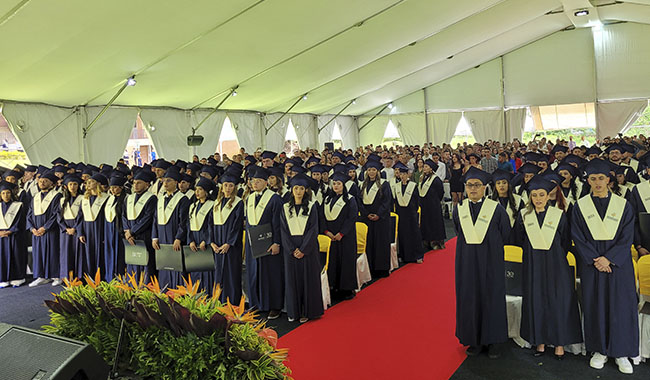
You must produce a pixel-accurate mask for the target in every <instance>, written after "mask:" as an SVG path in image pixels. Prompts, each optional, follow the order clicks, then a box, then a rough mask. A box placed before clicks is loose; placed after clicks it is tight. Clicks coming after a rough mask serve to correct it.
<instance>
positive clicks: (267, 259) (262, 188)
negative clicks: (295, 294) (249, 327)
mask: <svg viewBox="0 0 650 380" xmlns="http://www.w3.org/2000/svg"><path fill="white" fill-rule="evenodd" d="M248 175H249V177H250V178H251V186H252V189H253V191H252V192H251V193H250V194H249V195H248V198H247V199H246V236H250V229H251V227H254V226H263V225H265V224H270V225H271V232H272V234H273V237H272V239H271V241H270V242H269V243H270V245H269V248H268V250H267V252H269V253H270V254H269V255H266V256H262V257H259V258H257V259H256V258H254V257H253V253H252V251H251V246H250V239H249V238H247V239H246V275H247V277H248V278H247V280H248V292H249V302H250V307H256V308H257V309H258V310H260V311H262V312H266V311H268V312H269V315H268V318H269V319H275V318H278V317H279V316H280V312H281V311H282V308H283V307H284V261H283V259H282V255H280V253H281V252H280V244H281V241H282V236H281V227H280V224H281V219H280V214H281V212H282V198H280V196H279V195H278V194H276V193H275V192H273V190H271V189H269V188H267V180H268V178H269V173H268V171H267V170H266V169H264V168H261V167H258V166H254V167H252V168H251V169H250V170H249V174H248Z"/></svg>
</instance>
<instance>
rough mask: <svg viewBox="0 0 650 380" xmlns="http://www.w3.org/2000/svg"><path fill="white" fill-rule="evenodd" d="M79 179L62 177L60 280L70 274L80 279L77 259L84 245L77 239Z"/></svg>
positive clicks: (59, 221)
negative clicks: (77, 271)
mask: <svg viewBox="0 0 650 380" xmlns="http://www.w3.org/2000/svg"><path fill="white" fill-rule="evenodd" d="M82 182H83V181H82V180H81V178H79V177H78V176H76V175H74V174H68V175H66V176H65V177H63V196H62V197H61V201H60V202H61V209H60V210H61V211H60V212H59V215H58V223H59V229H60V231H61V236H60V237H59V244H60V248H61V255H60V256H59V265H60V267H61V271H60V275H59V277H60V278H66V277H68V276H69V274H70V272H71V271H72V272H73V273H74V276H75V277H77V278H81V277H80V276H83V274H82V273H76V270H77V265H76V260H77V258H78V257H79V256H80V255H81V254H82V252H84V249H85V248H84V245H83V244H82V243H81V241H79V239H78V238H77V223H78V222H79V218H78V216H79V210H80V209H81V201H82V200H83V195H82V194H81V192H80V190H81V183H82Z"/></svg>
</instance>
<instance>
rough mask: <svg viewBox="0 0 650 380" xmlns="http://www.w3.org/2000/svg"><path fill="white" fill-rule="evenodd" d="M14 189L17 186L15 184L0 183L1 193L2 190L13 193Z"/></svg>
mask: <svg viewBox="0 0 650 380" xmlns="http://www.w3.org/2000/svg"><path fill="white" fill-rule="evenodd" d="M16 187H17V185H16V184H15V183H11V182H7V181H2V182H0V191H3V190H10V191H14V189H15V188H16Z"/></svg>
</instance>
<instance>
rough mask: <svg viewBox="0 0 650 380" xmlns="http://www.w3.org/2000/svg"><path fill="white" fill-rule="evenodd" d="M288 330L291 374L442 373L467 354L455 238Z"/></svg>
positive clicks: (301, 377) (334, 379)
mask: <svg viewBox="0 0 650 380" xmlns="http://www.w3.org/2000/svg"><path fill="white" fill-rule="evenodd" d="M446 246H447V248H446V249H445V250H444V251H439V252H430V253H428V254H426V256H425V258H424V264H421V265H418V264H410V265H407V266H405V267H403V268H401V269H399V270H397V271H396V272H393V274H391V276H390V277H388V278H385V279H381V280H379V281H377V282H376V283H374V284H372V285H371V286H370V287H368V288H366V289H364V290H362V291H361V292H360V293H359V294H357V296H356V298H354V299H353V300H352V301H346V302H342V303H340V304H338V305H336V306H334V307H333V308H331V309H329V310H327V311H326V312H325V316H324V317H323V318H322V319H320V320H316V321H313V322H309V323H307V324H306V325H304V326H300V327H299V328H297V329H295V330H293V331H291V332H289V333H288V334H287V335H285V336H283V337H282V338H281V339H280V342H279V344H278V346H279V347H287V348H289V359H288V365H289V367H290V368H291V369H292V371H293V375H292V376H293V378H294V379H296V380H317V379H327V380H339V379H358V380H362V379H392V380H394V379H447V378H449V377H450V376H451V375H452V374H453V373H454V371H456V369H457V368H458V367H459V366H460V364H461V363H462V362H463V360H464V359H465V353H464V350H463V347H462V346H460V345H459V343H458V340H457V339H456V337H455V336H454V329H455V325H456V321H455V318H456V303H455V302H456V301H455V291H454V253H455V247H456V238H454V239H452V240H450V241H448V242H447V244H446Z"/></svg>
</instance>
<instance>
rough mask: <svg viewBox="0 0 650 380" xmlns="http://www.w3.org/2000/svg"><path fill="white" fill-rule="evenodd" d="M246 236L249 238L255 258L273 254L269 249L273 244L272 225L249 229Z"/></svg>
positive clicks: (260, 225)
mask: <svg viewBox="0 0 650 380" xmlns="http://www.w3.org/2000/svg"><path fill="white" fill-rule="evenodd" d="M246 236H248V244H250V246H251V254H252V255H253V257H254V258H256V259H258V258H260V257H264V256H268V255H270V254H271V252H268V249H269V247H270V246H271V245H272V244H273V229H272V228H271V224H270V223H267V224H259V225H257V226H251V227H249V228H248V230H247V231H246Z"/></svg>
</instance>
